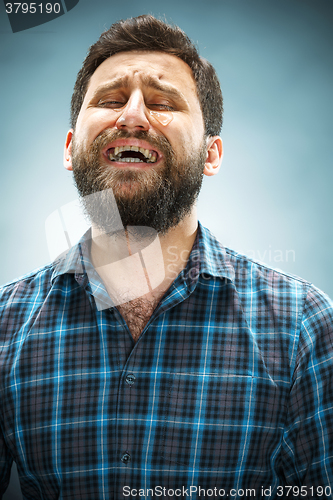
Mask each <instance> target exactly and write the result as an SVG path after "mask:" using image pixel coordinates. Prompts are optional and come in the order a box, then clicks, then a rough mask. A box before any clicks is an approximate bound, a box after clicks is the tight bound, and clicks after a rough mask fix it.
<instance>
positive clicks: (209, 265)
mask: <svg viewBox="0 0 333 500" xmlns="http://www.w3.org/2000/svg"><path fill="white" fill-rule="evenodd" d="M197 238H198V251H199V255H200V274H207V275H210V276H216V277H218V278H226V279H228V280H230V281H234V280H235V270H234V267H233V265H232V263H231V262H230V260H229V258H228V255H227V252H226V249H225V248H224V246H223V245H222V244H221V243H220V242H219V241H218V240H217V239H216V238H215V236H214V235H213V234H212V233H211V232H210V231H209V229H207V228H205V227H203V226H202V224H200V222H199V225H198V235H197Z"/></svg>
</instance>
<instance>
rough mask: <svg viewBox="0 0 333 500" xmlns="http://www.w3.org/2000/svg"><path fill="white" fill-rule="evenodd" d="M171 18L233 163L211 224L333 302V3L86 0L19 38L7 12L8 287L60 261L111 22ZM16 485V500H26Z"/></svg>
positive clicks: (210, 189)
mask: <svg viewBox="0 0 333 500" xmlns="http://www.w3.org/2000/svg"><path fill="white" fill-rule="evenodd" d="M142 13H152V14H154V15H157V16H164V15H165V16H166V18H167V20H169V21H173V22H175V23H176V24H179V25H180V26H181V27H182V28H183V29H184V30H185V31H186V32H187V33H188V35H189V36H190V37H191V38H192V39H193V40H194V41H195V42H196V43H197V44H198V46H199V49H200V53H201V55H202V56H204V57H206V58H208V59H209V60H210V61H211V62H212V63H213V64H214V65H215V67H216V69H217V71H218V74H219V77H220V81H221V85H222V90H223V94H224V100H225V120H224V127H223V130H222V138H223V141H224V150H225V154H224V160H223V164H222V169H221V171H220V173H219V175H218V176H216V177H212V178H207V179H205V182H204V187H203V190H202V193H201V195H200V200H199V216H200V220H201V221H202V222H203V223H204V225H206V226H208V227H209V228H210V229H211V230H212V231H213V232H214V233H215V234H216V235H217V236H218V238H219V239H220V240H221V241H222V242H223V243H224V244H225V245H226V246H229V247H231V248H234V249H236V250H238V251H240V252H243V253H247V254H249V255H250V256H252V257H254V258H256V259H257V260H263V261H264V262H266V263H267V264H268V265H271V266H273V267H277V268H280V269H282V270H284V271H286V272H289V273H292V274H296V275H299V276H301V277H303V278H305V279H307V280H309V281H312V282H313V283H314V284H315V285H316V286H318V287H319V288H321V289H322V290H324V291H325V292H326V293H328V294H329V295H330V296H331V297H333V281H332V274H333V273H332V249H333V228H332V212H333V196H332V185H333V182H332V181H333V169H332V116H333V100H332V89H333V71H332V48H333V43H332V42H333V31H332V21H333V2H331V1H326V0H218V1H217V0H204V1H203V0H201V1H197V0H182V1H179V0H177V1H176V0H170V1H168V2H162V1H161V0H147V1H143V0H139V1H138V0H126V1H124V2H114V1H106V0H94V1H92V0H80V2H79V4H78V5H77V6H76V7H75V8H74V9H73V10H71V11H70V12H68V13H67V14H65V15H64V16H61V17H59V18H58V19H55V20H53V21H51V22H49V23H47V24H44V25H41V26H39V27H36V28H32V29H30V30H26V31H23V32H20V33H15V34H13V33H12V32H11V29H10V25H9V21H8V19H7V17H6V14H5V9H4V5H3V3H1V4H0V70H1V80H0V86H1V94H0V95H1V97H0V113H1V117H2V124H1V134H0V148H1V184H0V200H1V212H0V227H1V247H0V255H1V263H2V265H1V268H0V283H1V284H3V283H5V282H7V281H10V280H12V279H15V278H17V277H19V276H20V275H22V274H25V273H27V272H29V271H30V270H32V269H33V268H36V267H39V266H41V265H43V264H45V263H47V262H48V261H49V255H48V249H47V245H46V238H45V230H44V224H45V220H46V218H47V217H48V215H49V214H50V213H51V212H53V211H54V210H56V209H58V208H59V207H61V206H62V205H63V204H65V203H67V202H70V201H71V200H73V199H75V198H76V192H75V189H74V187H73V183H72V177H71V173H69V172H67V171H66V170H65V169H64V168H63V166H62V154H63V144H64V140H65V135H66V132H67V129H68V128H69V127H68V122H69V112H68V109H69V102H70V97H71V92H72V88H73V85H74V81H75V77H76V73H77V71H78V70H79V68H80V65H81V63H82V60H83V59H84V57H85V54H86V51H87V48H88V46H89V45H91V44H92V43H94V42H95V41H96V39H97V38H98V36H99V34H100V33H101V32H102V31H103V30H104V29H107V28H108V27H109V26H110V24H112V22H114V21H116V20H118V19H121V18H126V17H129V16H135V15H139V14H142ZM18 492H19V487H18V483H17V477H16V471H15V470H14V473H13V478H12V481H11V485H10V488H9V489H8V490H7V493H6V495H5V497H4V498H5V499H7V500H8V499H9V500H16V499H18V498H21V497H20V494H19V493H18Z"/></svg>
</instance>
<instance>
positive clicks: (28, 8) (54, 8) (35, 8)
mask: <svg viewBox="0 0 333 500" xmlns="http://www.w3.org/2000/svg"><path fill="white" fill-rule="evenodd" d="M60 10H61V7H60V3H54V4H52V3H47V4H42V3H39V4H38V3H18V2H15V3H6V12H7V14H18V13H19V12H22V14H28V13H29V14H36V13H40V14H42V13H43V12H45V13H46V14H51V13H52V12H54V13H55V14H59V12H60Z"/></svg>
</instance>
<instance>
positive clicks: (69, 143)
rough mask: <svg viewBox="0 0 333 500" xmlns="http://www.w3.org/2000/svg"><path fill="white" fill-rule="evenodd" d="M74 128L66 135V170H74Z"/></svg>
mask: <svg viewBox="0 0 333 500" xmlns="http://www.w3.org/2000/svg"><path fill="white" fill-rule="evenodd" d="M73 132H74V130H73V129H72V128H71V129H70V130H69V131H68V132H67V135H66V142H65V147H64V167H65V168H66V170H73V168H72V137H73Z"/></svg>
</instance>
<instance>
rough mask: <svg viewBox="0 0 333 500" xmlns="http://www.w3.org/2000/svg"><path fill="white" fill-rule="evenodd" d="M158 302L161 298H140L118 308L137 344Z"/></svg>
mask: <svg viewBox="0 0 333 500" xmlns="http://www.w3.org/2000/svg"><path fill="white" fill-rule="evenodd" d="M158 302H159V297H152V298H150V299H149V300H148V299H146V298H142V297H140V298H138V299H134V300H131V301H129V302H126V303H124V304H121V305H118V306H117V309H118V311H119V312H120V314H121V315H122V317H123V318H124V320H125V321H126V324H127V326H128V328H129V331H130V332H131V335H132V337H133V339H134V341H135V342H136V341H137V340H138V338H139V337H140V335H141V333H142V331H143V329H144V327H145V326H146V324H147V323H148V321H149V319H150V317H151V315H152V314H153V312H154V310H155V308H156V306H157V304H158Z"/></svg>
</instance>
